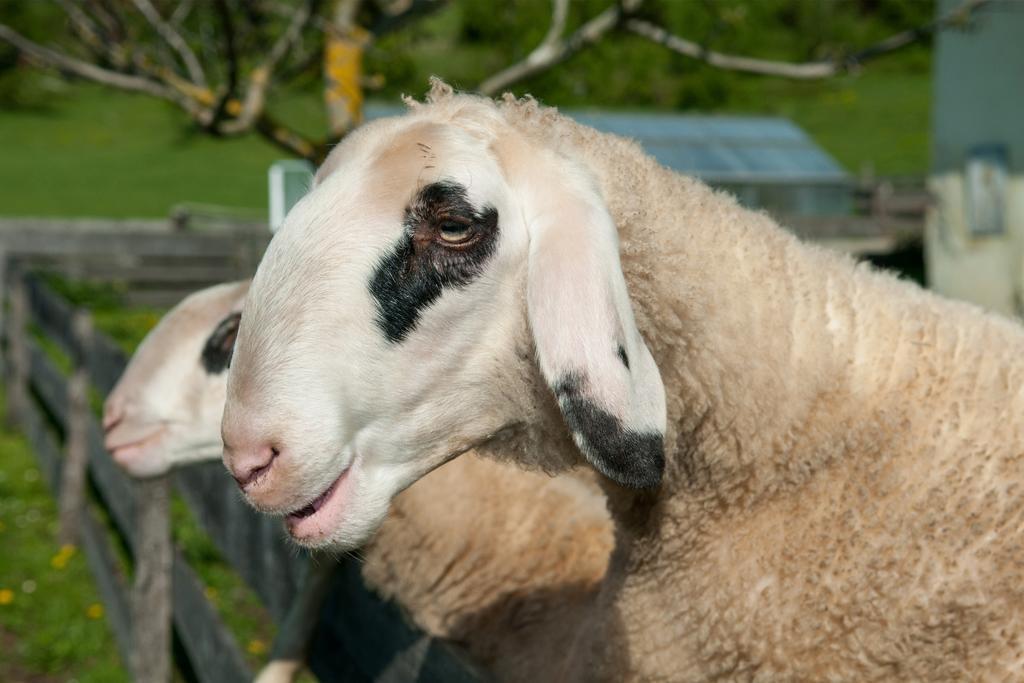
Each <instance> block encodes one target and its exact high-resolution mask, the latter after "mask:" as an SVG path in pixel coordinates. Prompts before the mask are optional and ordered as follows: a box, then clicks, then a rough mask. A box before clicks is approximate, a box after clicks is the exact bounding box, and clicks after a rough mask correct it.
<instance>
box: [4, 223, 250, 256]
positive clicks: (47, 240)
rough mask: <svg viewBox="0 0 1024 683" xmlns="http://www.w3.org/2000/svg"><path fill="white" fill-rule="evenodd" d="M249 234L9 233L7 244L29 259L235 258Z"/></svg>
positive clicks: (5, 235) (12, 250)
mask: <svg viewBox="0 0 1024 683" xmlns="http://www.w3.org/2000/svg"><path fill="white" fill-rule="evenodd" d="M245 237H246V236H245V235H232V234H223V233H222V234H201V233H130V232H121V231H107V232H88V233H76V232H64V233H60V234H55V233H45V232H40V231H34V230H25V231H7V232H5V233H4V235H3V242H4V244H5V245H6V247H7V250H8V251H9V252H10V253H13V254H19V255H22V256H28V255H32V254H43V255H54V256H59V255H70V256H77V255H84V254H107V255H111V254H114V255H116V254H130V255H132V256H138V257H145V256H163V257H170V256H173V257H187V256H211V255H218V256H224V257H231V256H233V254H234V249H235V244H236V243H237V241H238V240H239V239H245Z"/></svg>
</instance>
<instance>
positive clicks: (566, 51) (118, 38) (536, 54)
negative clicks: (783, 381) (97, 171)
mask: <svg viewBox="0 0 1024 683" xmlns="http://www.w3.org/2000/svg"><path fill="white" fill-rule="evenodd" d="M53 1H54V2H55V3H56V4H58V5H59V6H60V7H61V9H62V10H63V11H64V14H65V15H66V16H67V20H68V25H69V27H70V31H69V38H70V39H71V41H70V42H68V43H67V44H66V45H64V46H61V47H56V46H47V45H42V44H39V43H37V42H35V41H33V40H31V39H29V38H27V37H26V36H25V35H23V34H21V33H19V32H18V31H15V30H14V29H13V28H11V27H10V26H7V25H5V24H2V23H0V41H3V42H7V43H9V44H11V45H12V46H14V47H15V48H16V49H17V50H18V51H19V52H20V53H21V55H22V56H23V58H25V59H26V60H28V61H30V62H32V63H35V64H38V65H42V66H48V67H51V68H55V69H58V70H60V71H62V72H64V73H67V74H71V75H74V76H77V77H79V78H82V79H85V80H89V81H92V82H95V83H99V84H102V85H105V86H108V87H112V88H117V89H120V90H126V91H130V92H137V93H143V94H146V95H149V96H151V97H156V98H159V99H162V100H165V101H167V102H171V103H173V104H174V105H176V106H177V107H179V108H180V109H181V110H182V111H184V112H185V113H186V114H187V115H188V116H189V117H190V118H191V119H192V121H194V122H195V123H196V124H197V125H198V126H199V127H201V128H202V129H203V130H205V131H207V132H208V133H210V134H213V135H218V136H235V135H242V134H245V133H248V132H250V131H254V132H256V133H258V134H260V135H262V136H263V137H265V138H266V139H267V140H269V141H271V142H272V143H273V144H275V145H277V146H278V147H280V148H282V149H284V150H286V151H287V152H288V153H289V154H293V155H296V156H300V157H304V158H307V159H309V160H311V161H313V162H319V161H321V160H322V159H323V157H324V156H325V155H326V154H327V152H328V151H329V150H330V148H331V147H332V146H333V145H334V144H335V143H336V142H337V141H338V140H340V139H341V138H342V137H344V135H346V134H347V133H348V132H349V131H350V130H351V129H352V128H353V127H354V126H355V125H357V124H358V123H359V122H360V121H361V119H362V106H363V97H364V96H363V88H364V87H365V86H366V84H367V82H368V79H367V78H366V76H365V75H364V74H363V66H362V64H363V56H364V53H365V50H366V49H367V48H368V47H369V46H371V45H372V44H373V43H374V41H375V40H377V39H378V38H380V37H381V36H383V35H385V34H387V33H390V32H392V31H396V30H398V29H400V28H402V27H404V26H406V25H408V24H410V23H413V22H416V21H418V20H420V19H422V18H423V17H425V16H428V15H430V14H431V13H433V12H435V11H437V10H438V9H440V8H442V7H446V6H448V4H449V0H292V1H291V2H283V1H282V2H276V1H274V0H214V1H213V2H201V3H197V2H195V1H194V0H183V1H182V2H179V3H177V4H176V5H175V7H174V10H173V11H169V10H168V14H169V17H168V18H165V17H164V15H162V14H161V10H160V8H161V7H163V8H165V9H166V8H167V7H168V6H169V4H168V3H160V2H156V0H131V1H130V2H111V1H110V0H53ZM644 2H645V0H608V6H607V7H606V8H605V9H604V10H602V11H601V12H599V13H597V14H596V15H594V16H593V17H591V18H589V19H587V20H585V21H583V23H582V24H580V25H579V26H578V27H577V28H576V29H575V30H572V31H570V32H569V33H568V35H567V34H566V30H567V27H568V25H569V10H570V0H551V19H550V22H549V26H548V28H547V31H546V33H545V35H544V37H543V38H542V39H541V41H540V42H539V43H538V44H537V45H536V47H534V48H533V49H532V50H530V52H529V53H528V54H527V55H526V56H525V57H524V58H522V59H521V60H519V61H517V62H514V63H512V64H510V65H508V66H506V67H504V68H502V69H500V70H499V71H497V72H496V73H494V74H492V75H490V76H489V77H487V78H485V79H484V80H483V81H482V82H481V83H480V85H479V86H478V87H477V90H478V91H479V92H481V93H483V94H486V95H495V94H497V93H500V92H501V91H503V90H505V89H507V88H509V87H511V86H512V85H514V84H515V83H518V82H521V81H523V80H525V79H527V78H530V77H533V76H536V75H538V74H541V73H543V72H545V71H547V70H549V69H551V68H553V67H555V66H557V65H559V64H561V63H563V62H564V61H565V60H567V59H569V58H571V57H572V56H574V55H576V54H578V53H579V52H581V51H582V50H584V49H586V48H588V47H590V46H592V45H594V44H596V43H598V42H600V41H602V40H605V39H608V38H609V37H611V36H613V35H623V34H627V33H629V34H634V35H636V36H640V37H642V38H644V39H647V40H650V41H653V42H655V43H657V44H659V45H661V46H663V47H665V48H666V49H668V50H671V51H673V52H675V53H678V54H680V55H683V56H685V57H688V58H691V59H695V60H699V61H702V62H704V63H706V64H708V65H710V66H713V67H715V68H719V69H724V70H731V71H743V72H747V73H755V74H761V75H771V76H780V77H785V78H792V79H824V78H830V77H833V76H836V75H839V74H843V73H847V72H850V71H853V70H856V69H857V68H859V67H860V65H862V64H864V63H865V62H867V61H869V60H872V59H876V58H878V57H881V56H883V55H886V54H890V53H892V52H895V51H897V50H900V49H903V48H905V47H907V46H908V45H912V44H914V43H917V42H920V41H921V40H924V39H926V38H927V37H929V36H931V35H933V34H934V33H936V32H938V31H940V30H942V29H944V28H947V27H950V26H957V25H964V24H966V23H967V22H968V21H969V20H970V19H971V18H972V16H973V15H974V13H975V12H976V11H978V10H979V9H980V8H982V7H983V6H985V5H987V4H989V3H990V2H992V0H964V1H963V2H962V3H961V4H960V5H958V6H957V7H956V8H955V9H953V10H952V11H950V12H948V13H946V14H945V15H943V16H941V17H938V18H936V19H935V20H933V21H931V22H928V23H926V24H924V25H921V26H918V27H915V28H911V29H908V30H904V31H900V32H898V33H895V34H894V35H892V36H889V37H888V38H886V39H884V40H881V41H879V42H877V43H875V44H873V45H870V46H868V47H866V48H863V49H860V50H857V51H854V52H850V53H849V54H847V55H846V56H842V57H839V58H836V59H830V60H818V61H810V62H786V61H774V60H767V59H759V58H756V57H751V56H746V55H736V54H726V53H723V52H717V51H714V50H712V49H710V48H709V47H708V46H707V45H706V44H702V43H700V42H697V41H694V40H690V39H687V38H683V37H681V36H678V35H676V34H674V33H672V32H671V31H670V30H669V29H668V28H666V27H665V26H662V25H661V24H659V23H657V22H655V21H653V20H652V19H651V18H650V17H648V16H642V15H641V10H644V9H646V5H645V4H644ZM190 29H191V32H190ZM268 46H269V49H268ZM204 62H205V64H204ZM317 62H319V64H320V66H321V69H322V72H321V78H322V92H323V98H324V108H325V111H326V113H327V119H328V127H327V131H326V133H325V135H324V136H323V137H322V138H320V139H318V140H314V139H310V138H308V137H306V136H304V135H303V134H301V133H299V132H298V131H297V130H296V129H295V128H294V127H291V126H289V125H288V124H287V123H285V122H283V121H279V120H277V119H275V118H274V117H272V116H271V115H270V114H269V113H268V111H267V103H268V100H269V99H270V93H271V91H272V89H273V88H274V87H275V86H278V85H284V84H286V83H289V82H291V81H292V80H293V79H295V78H297V77H298V76H300V75H302V74H306V73H309V72H310V71H311V69H312V68H313V67H314V66H315V65H316V64H317Z"/></svg>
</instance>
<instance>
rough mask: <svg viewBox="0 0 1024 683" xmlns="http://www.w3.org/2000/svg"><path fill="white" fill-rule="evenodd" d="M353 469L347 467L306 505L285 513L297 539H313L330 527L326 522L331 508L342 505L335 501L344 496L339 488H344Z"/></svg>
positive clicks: (289, 528) (286, 522)
mask: <svg viewBox="0 0 1024 683" xmlns="http://www.w3.org/2000/svg"><path fill="white" fill-rule="evenodd" d="M351 471H352V467H351V466H349V467H346V468H345V470H344V471H343V472H342V473H341V474H340V475H338V478H337V479H335V480H334V481H333V482H331V485H330V486H328V487H327V490H326V491H324V492H323V493H321V494H320V495H319V496H317V497H316V498H314V499H313V500H312V501H310V502H309V503H308V504H306V505H305V506H303V507H301V508H299V509H298V510H295V511H294V512H291V513H289V514H287V515H285V524H286V525H287V526H288V531H289V532H290V533H291V534H292V536H294V537H295V538H297V539H311V538H312V537H315V536H321V535H323V534H324V532H325V531H326V530H327V529H328V528H329V527H330V524H327V523H326V522H327V521H328V520H327V519H326V518H327V517H328V516H330V514H329V510H332V509H333V508H335V507H338V505H340V502H339V503H338V505H334V504H333V503H336V502H338V501H340V499H341V498H343V497H344V496H343V495H342V492H341V491H340V490H339V489H341V488H342V486H343V485H344V483H345V481H346V480H347V479H348V474H349V472H351Z"/></svg>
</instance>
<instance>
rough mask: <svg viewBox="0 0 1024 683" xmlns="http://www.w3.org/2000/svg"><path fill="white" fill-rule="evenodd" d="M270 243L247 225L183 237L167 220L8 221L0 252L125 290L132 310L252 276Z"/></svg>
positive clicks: (2, 225)
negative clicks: (133, 306)
mask: <svg viewBox="0 0 1024 683" xmlns="http://www.w3.org/2000/svg"><path fill="white" fill-rule="evenodd" d="M269 240H270V233H269V232H268V231H267V230H266V228H265V227H260V226H258V225H246V224H240V225H238V226H236V227H221V228H219V229H216V230H207V231H186V232H175V231H173V230H172V229H171V227H170V224H169V223H168V222H167V221H127V222H121V223H118V222H117V221H105V222H104V221H67V220H40V219H4V220H2V221H0V248H2V249H3V251H4V252H5V253H7V254H8V255H11V256H13V257H17V259H18V261H19V262H20V263H22V264H24V265H25V266H26V267H29V266H31V267H35V268H41V269H46V270H49V271H53V272H57V273H60V274H62V275H64V276H66V277H68V278H71V279H74V280H79V281H86V282H105V283H115V284H121V285H123V286H124V294H125V298H126V301H127V303H129V304H131V305H143V306H156V307H168V306H171V305H173V304H175V303H177V302H178V301H180V300H181V299H183V298H184V297H185V296H186V295H187V294H190V293H192V292H194V291H196V290H198V289H202V288H203V287H207V286H210V285H213V284H218V283H221V282H229V281H231V280H241V279H243V278H247V277H251V276H252V274H253V272H254V271H255V270H256V264H257V263H259V260H260V257H261V256H262V255H263V251H264V249H265V248H266V246H267V243H268V241H269Z"/></svg>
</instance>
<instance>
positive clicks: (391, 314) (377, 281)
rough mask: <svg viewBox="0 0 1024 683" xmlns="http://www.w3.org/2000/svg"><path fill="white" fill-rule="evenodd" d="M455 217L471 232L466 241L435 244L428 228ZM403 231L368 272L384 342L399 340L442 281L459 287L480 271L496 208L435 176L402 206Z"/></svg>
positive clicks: (490, 246) (493, 233) (492, 237)
mask: <svg viewBox="0 0 1024 683" xmlns="http://www.w3.org/2000/svg"><path fill="white" fill-rule="evenodd" d="M453 217H454V218H459V219H461V220H463V221H466V222H467V224H469V225H472V227H473V230H474V232H475V234H476V236H475V238H474V241H473V243H472V244H471V245H469V246H467V247H465V248H461V249H453V248H449V247H446V246H444V245H440V244H437V243H436V242H435V241H434V240H433V239H432V237H431V234H432V231H434V230H435V228H436V226H437V225H438V224H439V223H440V222H441V221H442V220H443V219H445V218H453ZM403 223H404V227H405V231H404V233H403V234H402V236H401V237H400V238H399V239H398V241H397V242H396V243H395V245H394V246H393V247H392V248H391V250H390V251H388V253H386V254H385V255H384V256H382V257H381V259H380V262H379V263H378V264H377V267H376V268H375V269H374V271H373V275H372V276H371V277H370V284H369V287H370V293H371V294H372V295H373V298H374V299H375V300H376V302H377V324H378V326H379V327H380V328H381V330H382V331H383V332H384V336H385V337H387V339H388V341H389V342H392V343H397V342H401V341H402V340H404V339H405V338H406V337H407V336H408V335H409V332H411V331H412V330H413V328H415V327H416V323H417V321H418V320H419V316H420V314H421V313H422V311H423V310H424V309H426V308H427V307H428V306H430V305H431V304H432V303H434V301H436V300H437V299H438V297H440V296H441V293H442V292H443V291H444V289H445V288H446V287H465V286H466V285H468V284H469V283H470V282H472V281H473V280H475V279H476V278H477V277H478V276H479V275H480V273H481V272H482V271H483V266H484V264H485V263H486V262H487V260H488V258H490V256H491V254H492V253H494V248H495V246H496V245H497V241H498V210H497V209H495V208H494V207H493V206H485V207H483V208H482V209H480V210H477V209H476V208H475V207H474V206H473V205H472V204H470V202H469V199H468V198H467V194H466V188H464V187H463V186H462V185H459V184H458V183H454V182H450V181H440V182H436V183H432V184H430V185H427V186H426V187H424V188H423V189H422V190H420V192H419V193H418V194H417V196H416V197H415V198H414V199H413V201H412V202H411V203H410V205H409V207H408V208H407V209H406V211H405V219H404V221H403Z"/></svg>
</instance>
